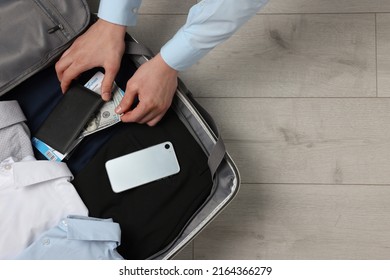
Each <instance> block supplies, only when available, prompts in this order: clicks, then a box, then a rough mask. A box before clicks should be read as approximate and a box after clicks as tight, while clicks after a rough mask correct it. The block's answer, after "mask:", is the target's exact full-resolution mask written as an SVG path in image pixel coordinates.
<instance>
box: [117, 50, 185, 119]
mask: <svg viewBox="0 0 390 280" xmlns="http://www.w3.org/2000/svg"><path fill="white" fill-rule="evenodd" d="M177 75H178V73H177V71H176V70H175V69H173V68H171V67H170V66H169V65H168V64H166V63H165V61H164V60H163V59H162V57H161V55H160V54H158V55H157V56H155V57H154V58H152V59H151V60H149V61H148V62H146V63H145V64H143V65H141V67H140V68H139V69H138V70H137V71H136V72H135V74H134V75H133V77H131V79H130V80H129V81H128V82H127V86H126V92H125V96H124V97H123V99H122V101H121V103H120V104H119V106H118V108H117V109H116V113H117V114H122V113H123V115H122V117H121V119H122V121H123V122H137V123H146V124H147V125H149V126H154V125H155V124H157V123H158V122H159V121H160V120H161V118H162V117H163V116H164V114H165V113H166V111H167V110H168V108H169V106H170V105H171V103H172V99H173V96H174V94H175V91H176V88H177ZM136 97H138V100H139V103H138V104H137V106H136V107H135V108H134V109H132V110H130V107H131V105H132V104H133V102H134V100H135V98H136Z"/></svg>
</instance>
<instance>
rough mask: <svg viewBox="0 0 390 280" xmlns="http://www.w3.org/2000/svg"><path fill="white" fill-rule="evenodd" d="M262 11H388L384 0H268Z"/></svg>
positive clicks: (389, 6)
mask: <svg viewBox="0 0 390 280" xmlns="http://www.w3.org/2000/svg"><path fill="white" fill-rule="evenodd" d="M260 12H263V13H366V12H379V13H381V12H390V2H389V1H386V0H370V1H367V0H325V1H324V0H290V1H286V0H269V2H268V4H267V5H266V6H265V7H264V9H263V10H262V11H260Z"/></svg>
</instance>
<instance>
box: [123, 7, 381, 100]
mask: <svg viewBox="0 0 390 280" xmlns="http://www.w3.org/2000/svg"><path fill="white" fill-rule="evenodd" d="M184 22H185V16H140V18H139V26H138V27H139V28H133V29H130V32H131V33H133V34H134V35H135V36H136V38H139V39H140V41H141V42H143V43H145V44H146V45H148V46H150V47H151V48H152V50H153V51H155V52H158V51H159V49H160V48H161V46H162V45H163V44H164V43H165V42H166V41H168V40H169V39H170V38H171V37H172V36H173V35H174V33H175V32H176V30H178V28H179V27H180V26H181V25H182V24H183V23H184ZM157 27H158V30H159V31H158V32H156V28H157ZM375 66H376V65H375V16H374V15H371V14H358V15H302V16H298V15H272V16H270V15H267V16H264V15H258V16H255V17H254V18H252V19H251V20H250V21H249V22H248V24H247V25H245V26H244V27H243V28H242V29H241V30H240V31H239V32H237V33H236V34H235V35H234V36H233V37H232V38H230V39H229V40H228V41H227V42H225V43H224V44H222V45H220V46H219V47H217V48H216V49H215V50H213V51H212V52H211V53H209V54H208V55H207V56H206V57H205V58H204V59H202V60H201V61H200V62H199V63H197V64H196V65H194V66H193V67H191V68H190V69H189V70H187V71H184V72H182V73H181V77H182V78H183V80H184V81H185V82H186V84H187V85H188V86H189V88H190V89H191V90H192V91H193V93H194V94H195V95H196V96H203V97H204V96H213V97H216V96H218V97H229V96H230V97H362V96H376V76H375V74H376V72H375V70H376V69H375Z"/></svg>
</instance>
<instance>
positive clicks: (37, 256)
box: [16, 216, 123, 260]
mask: <svg viewBox="0 0 390 280" xmlns="http://www.w3.org/2000/svg"><path fill="white" fill-rule="evenodd" d="M120 238H121V230H120V227H119V224H118V223H114V222H113V221H112V219H97V218H91V217H85V216H68V217H67V218H65V219H63V220H62V221H61V222H60V223H59V224H58V225H57V226H56V227H54V228H51V229H49V230H48V231H46V232H44V233H43V234H42V235H41V236H40V237H39V238H38V239H37V240H36V241H35V242H34V243H32V244H31V245H30V246H29V247H27V248H26V249H25V250H24V251H22V253H21V254H19V255H18V256H17V257H16V259H19V260H123V257H122V256H121V255H120V254H119V253H118V252H117V251H116V248H117V246H118V245H119V244H120Z"/></svg>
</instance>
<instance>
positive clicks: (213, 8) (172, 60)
mask: <svg viewBox="0 0 390 280" xmlns="http://www.w3.org/2000/svg"><path fill="white" fill-rule="evenodd" d="M267 2H268V0H203V1H201V2H199V3H198V4H196V5H194V6H193V7H192V8H191V9H190V11H189V14H188V17H187V22H186V23H185V24H184V26H183V27H181V28H180V29H179V31H178V32H177V33H176V34H175V35H174V36H173V38H172V39H171V40H169V41H168V42H167V43H166V44H165V45H164V46H163V47H162V48H161V52H160V53H161V56H162V58H163V59H164V61H165V62H166V63H167V64H168V65H169V66H171V67H172V68H174V69H176V70H178V71H181V70H185V69H187V68H188V67H190V66H191V65H193V64H195V63H196V62H197V61H198V60H200V59H201V58H202V57H204V56H205V55H206V54H207V53H208V52H209V51H210V50H212V49H213V48H214V47H216V46H217V45H219V44H220V43H222V42H223V41H225V40H226V39H228V38H229V37H230V36H232V35H233V33H234V32H236V31H237V30H238V29H239V28H240V27H241V26H242V25H243V24H244V23H245V22H247V21H248V20H249V19H250V18H251V17H252V16H253V15H255V14H256V12H257V11H258V10H259V9H260V8H262V7H263V6H264V5H265V4H266V3H267Z"/></svg>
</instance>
